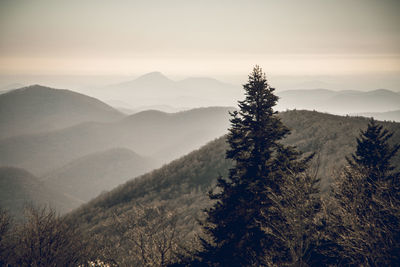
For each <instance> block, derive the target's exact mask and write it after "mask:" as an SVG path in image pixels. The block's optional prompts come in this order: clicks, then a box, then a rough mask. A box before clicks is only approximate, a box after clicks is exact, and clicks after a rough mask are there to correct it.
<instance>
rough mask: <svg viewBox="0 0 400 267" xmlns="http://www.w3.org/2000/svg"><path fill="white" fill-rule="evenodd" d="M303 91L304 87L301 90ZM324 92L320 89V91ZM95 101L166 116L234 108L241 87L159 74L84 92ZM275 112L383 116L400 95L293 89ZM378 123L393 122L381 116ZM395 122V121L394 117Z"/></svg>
mask: <svg viewBox="0 0 400 267" xmlns="http://www.w3.org/2000/svg"><path fill="white" fill-rule="evenodd" d="M317 85H319V86H323V85H324V84H323V83H305V84H303V86H310V87H309V88H315V86H317ZM303 88H304V87H303ZM321 88H323V87H321ZM85 92H86V93H88V94H90V95H93V96H95V97H98V98H100V99H102V100H104V101H106V102H107V103H109V104H111V105H113V106H115V107H118V108H120V109H121V110H122V111H124V112H126V113H133V112H135V111H141V110H145V109H149V108H153V109H158V110H162V111H167V112H171V111H172V112H173V111H177V110H184V109H190V108H193V107H199V106H235V105H236V103H237V100H240V99H242V98H243V93H242V90H241V86H238V85H231V84H226V83H222V82H220V81H218V80H215V79H212V78H207V77H201V78H187V79H184V80H179V81H174V80H171V79H169V78H168V77H166V76H165V75H163V74H162V73H160V72H152V73H148V74H145V75H143V76H140V77H138V78H136V79H134V80H131V81H127V82H123V83H119V84H113V85H110V86H106V87H103V88H97V89H96V88H94V89H91V90H86V91H85ZM276 94H277V95H278V96H279V97H280V100H279V102H278V105H277V107H276V108H277V110H280V111H284V110H286V109H307V110H317V111H321V112H328V113H333V114H339V115H346V114H367V113H368V112H369V113H370V112H373V113H377V112H379V113H382V112H389V111H390V112H392V111H396V110H400V92H397V91H391V90H387V89H378V88H377V89H376V90H371V91H355V90H340V88H339V90H337V91H334V90H328V89H300V88H299V89H296V90H286V91H285V90H283V91H282V90H280V88H277V92H276ZM380 118H381V119H386V120H392V119H393V114H392V115H389V114H388V117H386V116H385V114H381V115H380ZM394 118H395V119H396V120H397V118H398V117H396V116H395V117H394Z"/></svg>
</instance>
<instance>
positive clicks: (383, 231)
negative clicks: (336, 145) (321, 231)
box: [330, 119, 400, 266]
mask: <svg viewBox="0 0 400 267" xmlns="http://www.w3.org/2000/svg"><path fill="white" fill-rule="evenodd" d="M392 135H393V134H392V133H389V131H388V130H386V129H383V127H382V126H380V125H377V124H376V122H375V121H374V120H373V119H372V120H371V121H370V122H369V124H368V128H367V129H366V130H365V131H361V134H360V137H359V138H357V149H356V151H355V153H354V154H353V155H351V157H350V158H347V162H348V165H349V166H348V167H347V168H345V170H344V172H343V173H342V175H341V176H339V177H338V178H337V181H336V188H335V190H334V198H335V201H336V203H337V208H335V209H334V211H333V212H332V214H330V216H331V221H332V225H331V226H330V229H331V233H330V236H331V239H332V240H333V241H334V242H335V243H336V244H337V247H339V248H340V249H339V258H340V260H341V261H342V262H345V263H347V264H351V265H353V264H354V265H363V266H378V265H383V266H394V265H396V264H398V263H399V262H400V256H399V255H400V190H399V189H400V187H399V181H400V174H399V172H397V171H396V170H395V167H394V166H392V165H391V160H392V159H393V157H394V156H395V154H396V153H397V152H398V150H399V148H400V145H398V144H397V145H394V146H391V145H390V144H389V143H388V141H389V139H390V138H391V137H392Z"/></svg>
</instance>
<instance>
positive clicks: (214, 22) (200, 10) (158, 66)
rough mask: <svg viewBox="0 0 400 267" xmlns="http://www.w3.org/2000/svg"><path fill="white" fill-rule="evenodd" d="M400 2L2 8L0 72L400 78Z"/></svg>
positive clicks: (88, 3) (40, 3)
mask: <svg viewBox="0 0 400 267" xmlns="http://www.w3.org/2000/svg"><path fill="white" fill-rule="evenodd" d="M399 14H400V1H398V0H393V1H389V0H376V1H372V0H302V1H299V0H292V1H289V0H284V1H278V0H270V1H268V0H260V1H252V0H242V1H234V0H229V1H223V0H211V1H207V0H198V1H190V0H181V1H178V0H160V1H151V0H146V1H134V0H131V1H123V0H113V1H110V0H77V1H75V0H69V1H57V0H35V1H32V0H25V1H24V0H19V1H15V0H0V74H8V75H9V74H84V75H86V74H118V75H121V74H122V75H127V74H133V73H145V72H148V71H155V70H157V71H162V72H164V73H167V74H172V75H174V74H181V75H193V74H196V75H213V74H238V73H243V72H244V73H248V72H249V70H250V69H251V67H252V66H253V65H254V64H259V65H261V66H262V67H263V68H264V70H266V71H267V73H272V74H279V75H309V74H314V75H336V74H365V73H400V15H399Z"/></svg>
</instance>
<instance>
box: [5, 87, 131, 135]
mask: <svg viewBox="0 0 400 267" xmlns="http://www.w3.org/2000/svg"><path fill="white" fill-rule="evenodd" d="M122 117H123V115H122V113H120V112H119V111H117V110H115V109H113V108H112V107H110V106H108V105H106V104H104V103H103V102H101V101H99V100H97V99H95V98H91V97H88V96H85V95H82V94H78V93H75V92H72V91H68V90H59V89H52V88H48V87H44V86H40V85H33V86H28V87H24V88H21V89H17V90H12V91H10V92H7V93H4V94H1V95H0V129H1V131H0V139H1V138H6V137H10V136H17V135H22V134H31V133H39V132H46V131H50V130H55V129H61V128H65V127H68V126H72V125H74V124H77V123H81V122H85V121H113V120H116V119H119V118H122Z"/></svg>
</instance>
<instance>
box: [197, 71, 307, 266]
mask: <svg viewBox="0 0 400 267" xmlns="http://www.w3.org/2000/svg"><path fill="white" fill-rule="evenodd" d="M243 87H244V90H245V96H246V98H245V100H243V101H239V108H240V110H239V111H235V112H233V113H231V115H232V118H231V127H230V129H229V134H228V143H229V145H230V149H228V151H227V154H226V157H227V158H229V159H232V160H233V162H234V167H233V168H232V169H230V173H229V179H224V178H219V179H218V184H217V185H218V191H217V192H210V198H211V199H213V200H216V202H215V204H214V206H213V207H211V208H210V209H208V210H206V215H207V216H206V220H205V222H204V225H203V228H204V232H205V234H206V235H205V237H203V238H201V241H202V250H201V251H200V252H199V253H197V257H196V260H195V261H194V262H192V265H209V266H262V265H269V264H272V263H277V262H283V261H291V260H292V259H291V252H290V248H289V246H288V243H287V241H288V239H289V238H288V237H289V236H290V234H291V232H290V229H291V227H288V226H287V224H288V222H289V221H290V220H288V218H287V217H286V215H288V213H285V212H282V209H286V208H287V207H289V206H290V204H289V203H292V202H291V200H293V196H286V195H285V194H286V192H284V191H286V190H287V188H285V187H287V186H289V185H290V186H291V188H292V186H293V185H294V186H296V182H295V181H296V178H299V175H301V174H304V171H305V170H306V168H307V165H308V162H309V160H310V159H311V157H312V156H309V157H307V158H303V159H300V156H301V153H300V152H298V151H296V150H295V149H294V148H293V147H290V146H285V145H283V144H281V143H280V141H281V140H282V139H283V138H284V137H285V136H287V135H288V134H289V132H290V131H289V129H288V128H287V127H285V126H284V125H283V124H282V122H281V120H280V119H279V118H278V117H277V116H276V112H275V111H274V110H273V106H275V105H276V102H277V100H278V97H277V96H275V95H274V94H273V92H274V88H272V87H270V86H269V84H268V82H267V80H266V77H265V74H264V73H263V72H262V70H261V68H260V67H258V66H256V67H255V68H254V69H253V72H252V73H251V74H250V75H249V80H248V83H247V84H245V85H244V86H243ZM286 179H292V181H291V183H286V181H285V180H286ZM300 180H301V179H298V181H300ZM310 186H311V187H312V188H313V189H315V183H314V182H312V183H310ZM308 189H309V188H308ZM308 189H307V190H308ZM307 190H306V191H307ZM292 191H293V192H295V190H292ZM308 191H313V190H308ZM314 191H315V190H314ZM314 191H313V193H314ZM290 216H291V215H290ZM285 230H289V232H288V233H284V234H283V233H282V231H285Z"/></svg>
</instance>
